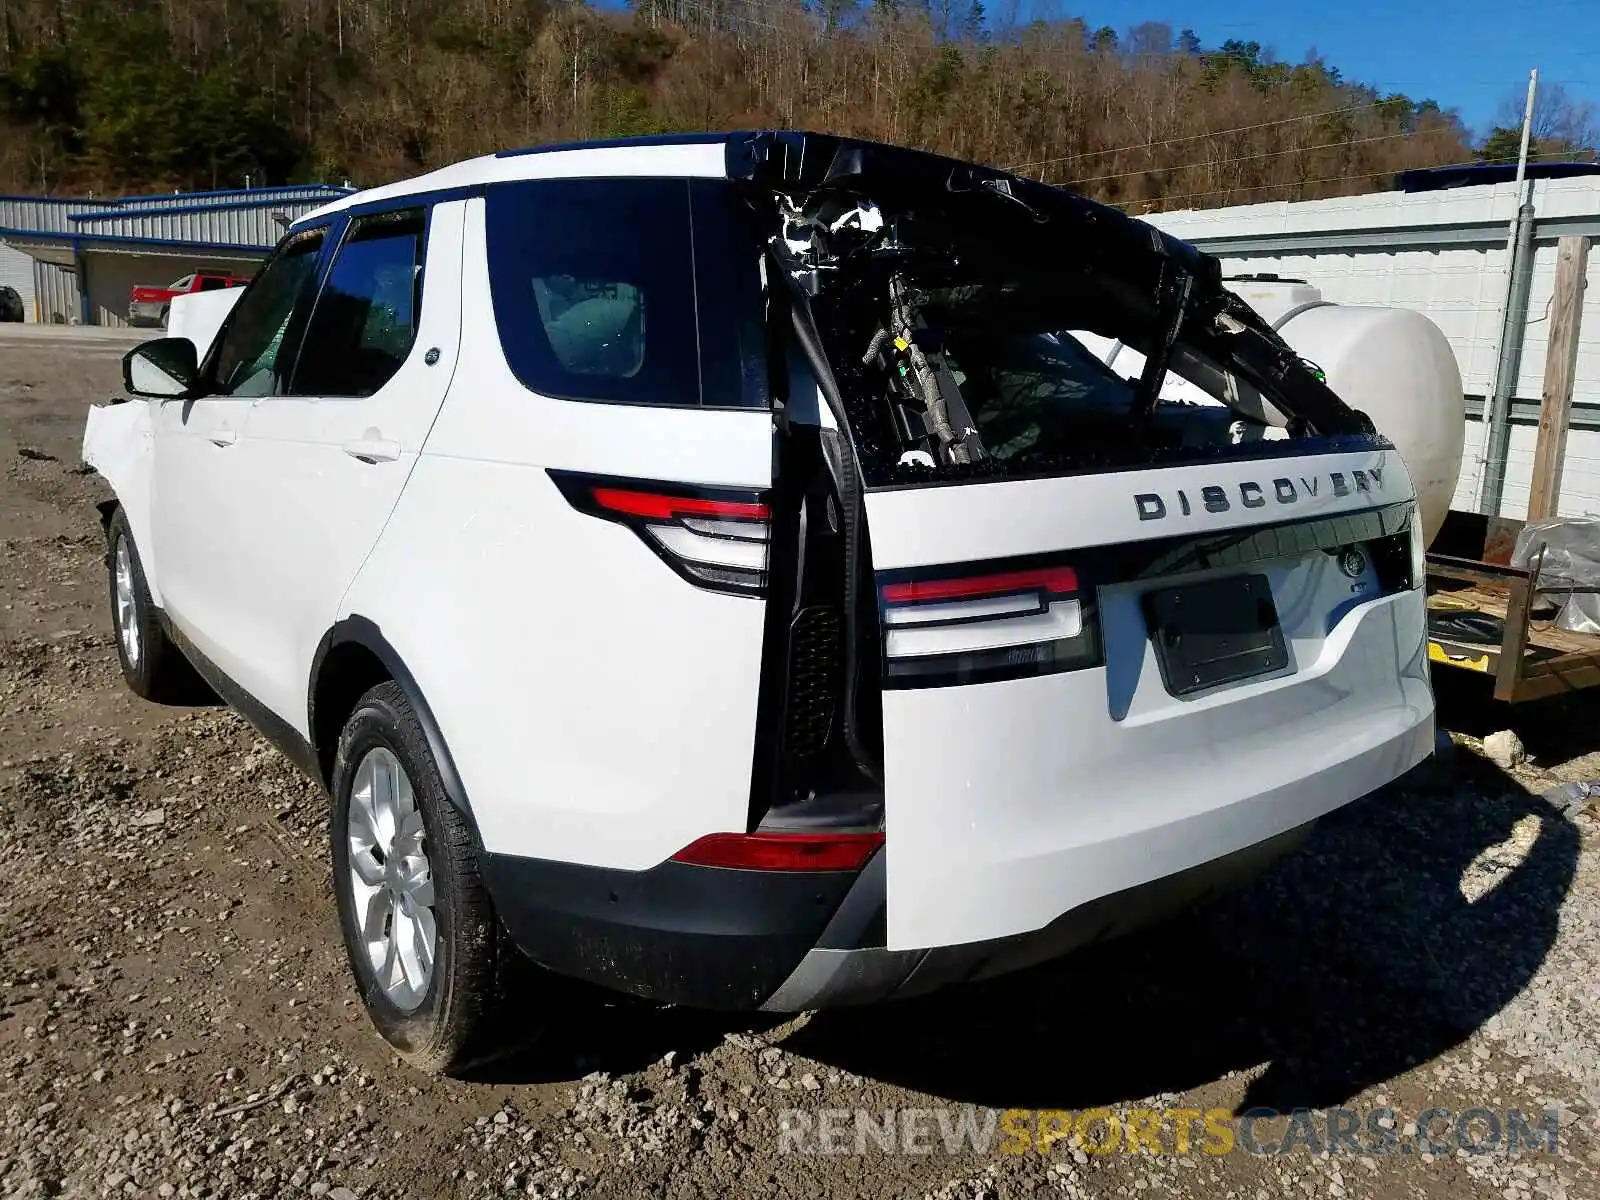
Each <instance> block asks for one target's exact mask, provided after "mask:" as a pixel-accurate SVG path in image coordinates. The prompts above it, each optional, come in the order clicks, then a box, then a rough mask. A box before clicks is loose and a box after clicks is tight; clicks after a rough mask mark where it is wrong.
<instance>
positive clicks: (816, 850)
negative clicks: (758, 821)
mask: <svg viewBox="0 0 1600 1200" xmlns="http://www.w3.org/2000/svg"><path fill="white" fill-rule="evenodd" d="M882 845H883V834H882V833H708V834H706V836H705V837H703V838H700V839H698V840H696V841H693V842H690V843H689V844H688V845H687V846H685V847H684V848H683V849H682V850H679V851H678V852H677V853H676V854H674V855H673V856H672V861H673V862H680V863H692V864H694V865H695V866H701V867H730V868H733V869H736V870H745V871H859V870H860V869H861V868H862V867H864V866H865V865H866V863H867V860H868V859H869V858H871V857H872V856H873V855H874V854H876V853H877V852H878V848H879V847H880V846H882Z"/></svg>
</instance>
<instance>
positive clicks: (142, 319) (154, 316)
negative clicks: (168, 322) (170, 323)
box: [128, 300, 167, 326]
mask: <svg viewBox="0 0 1600 1200" xmlns="http://www.w3.org/2000/svg"><path fill="white" fill-rule="evenodd" d="M166 307H167V301H164V300H163V301H155V300H134V301H132V302H131V303H129V305H128V324H129V325H139V326H159V325H160V324H161V310H162V309H164V308H166Z"/></svg>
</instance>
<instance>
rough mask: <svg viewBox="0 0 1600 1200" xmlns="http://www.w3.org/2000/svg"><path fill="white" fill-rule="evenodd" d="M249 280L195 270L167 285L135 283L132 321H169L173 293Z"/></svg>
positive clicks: (162, 323)
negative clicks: (168, 311) (169, 308)
mask: <svg viewBox="0 0 1600 1200" xmlns="http://www.w3.org/2000/svg"><path fill="white" fill-rule="evenodd" d="M249 282H250V278H249V276H247V275H224V274H222V273H220V272H218V271H196V272H195V273H194V274H193V275H185V276H184V277H183V278H182V279H179V280H177V281H175V282H173V283H170V284H168V285H167V286H166V287H150V286H148V285H147V284H135V285H134V289H133V296H132V297H131V299H129V301H128V324H129V325H159V326H161V327H162V328H165V327H166V324H167V309H168V307H169V306H170V305H171V304H172V298H173V297H174V296H187V295H188V294H189V293H190V292H210V291H215V290H217V289H219V288H230V287H239V286H240V285H242V284H246V283H249Z"/></svg>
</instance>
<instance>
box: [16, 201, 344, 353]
mask: <svg viewBox="0 0 1600 1200" xmlns="http://www.w3.org/2000/svg"><path fill="white" fill-rule="evenodd" d="M348 191H349V189H348V188H344V187H336V186H332V185H328V184H296V185H292V186H288V187H277V188H252V189H248V190H233V191H221V192H172V193H165V194H159V195H147V196H123V197H118V198H112V199H93V198H78V197H67V198H59V197H38V196H0V284H8V285H9V286H11V287H14V288H16V289H17V291H18V292H20V293H21V295H22V299H23V308H24V311H25V315H26V319H27V320H30V321H44V322H48V323H55V324H71V325H77V324H83V325H126V324H127V315H128V299H129V294H130V292H131V291H132V290H133V287H134V285H136V284H154V285H159V286H165V285H167V284H170V283H172V282H174V281H175V280H177V279H179V278H181V277H182V276H184V275H188V274H190V273H191V272H194V271H201V270H211V271H222V272H225V273H228V274H233V275H248V274H250V273H251V272H253V271H254V270H255V267H256V265H257V264H258V263H259V262H260V261H261V259H262V258H264V257H265V256H266V254H267V252H268V251H269V250H270V249H271V248H272V247H273V245H275V244H276V242H277V240H278V238H279V237H280V236H282V232H283V228H284V226H286V225H287V224H288V223H289V222H290V221H293V220H294V219H295V218H296V217H298V216H300V215H301V214H302V213H305V212H309V211H310V210H311V209H313V208H317V207H319V206H320V205H323V204H326V203H327V202H328V201H329V200H332V199H335V198H337V197H339V196H343V195H346V194H347V193H348Z"/></svg>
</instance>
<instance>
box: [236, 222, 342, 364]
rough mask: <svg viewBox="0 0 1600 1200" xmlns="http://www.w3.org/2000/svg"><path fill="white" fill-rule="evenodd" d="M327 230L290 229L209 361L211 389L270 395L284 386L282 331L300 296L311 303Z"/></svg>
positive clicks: (286, 327) (257, 277) (245, 297)
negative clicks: (292, 230) (289, 234)
mask: <svg viewBox="0 0 1600 1200" xmlns="http://www.w3.org/2000/svg"><path fill="white" fill-rule="evenodd" d="M322 239H323V231H322V230H320V229H313V230H307V231H305V232H303V233H298V234H292V235H291V236H290V237H289V239H288V240H287V241H285V242H284V243H283V244H282V245H281V246H280V247H279V248H278V251H277V253H276V254H274V255H273V256H272V258H271V259H270V260H268V262H267V264H266V265H265V266H264V267H262V268H261V270H260V272H259V273H258V274H257V275H256V277H255V280H254V281H253V282H252V284H251V285H250V288H249V290H248V291H246V292H245V294H244V295H242V296H240V297H239V302H238V303H237V304H236V305H235V306H234V309H233V312H232V314H230V316H229V317H228V324H227V327H226V328H225V329H224V330H223V333H222V337H221V339H220V340H219V341H218V343H217V347H216V350H215V351H214V352H213V355H212V360H211V379H212V381H213V382H212V391H213V392H215V393H217V394H219V395H224V396H271V395H274V394H276V393H278V392H281V391H282V390H283V384H284V382H285V380H284V378H283V377H284V375H286V374H287V371H288V367H289V364H288V362H287V361H285V362H282V363H280V362H279V361H278V360H279V357H280V354H281V352H282V348H283V335H284V331H285V330H287V329H288V327H289V317H290V314H291V313H292V312H293V311H294V306H295V302H296V301H301V302H302V307H303V306H304V303H306V302H308V301H309V299H310V296H311V287H312V284H313V283H315V281H316V275H317V257H318V255H319V254H320V253H321V252H322Z"/></svg>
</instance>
